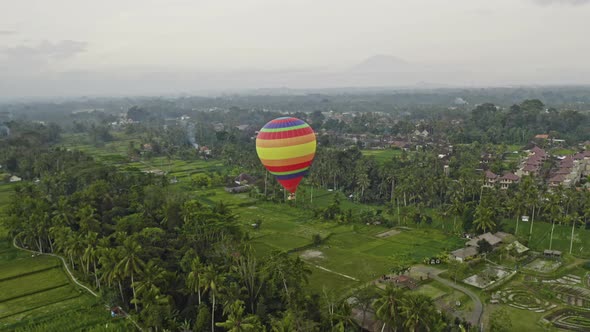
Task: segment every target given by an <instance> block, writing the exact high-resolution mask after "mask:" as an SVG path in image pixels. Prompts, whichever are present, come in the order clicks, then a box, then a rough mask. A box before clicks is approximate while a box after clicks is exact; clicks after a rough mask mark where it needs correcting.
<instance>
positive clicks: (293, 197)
mask: <svg viewBox="0 0 590 332" xmlns="http://www.w3.org/2000/svg"><path fill="white" fill-rule="evenodd" d="M287 199H288V200H290V201H292V200H294V199H295V194H289V197H287Z"/></svg>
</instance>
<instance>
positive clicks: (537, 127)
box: [0, 96, 590, 331]
mask: <svg viewBox="0 0 590 332" xmlns="http://www.w3.org/2000/svg"><path fill="white" fill-rule="evenodd" d="M406 97H407V96H406ZM433 98H434V97H433ZM252 99H253V100H256V98H255V97H253V98H252ZM185 102H186V105H189V104H191V103H197V104H199V105H206V104H207V103H213V104H215V103H218V102H219V103H223V102H227V101H210V100H199V99H191V100H185ZM273 102H274V101H273V99H272V98H270V101H269V103H270V104H272V103H273ZM115 104H116V103H115ZM246 104H247V103H245V104H244V105H246ZM111 106H112V105H111ZM11 107H16V106H11ZM185 107H186V106H184V107H182V108H181V107H179V106H178V105H177V104H176V103H175V102H170V103H166V102H163V101H160V102H156V101H150V102H146V103H145V104H144V105H142V106H141V107H139V106H134V107H131V108H129V110H128V111H127V113H126V117H125V119H126V121H124V122H121V121H119V120H120V119H119V118H118V116H117V115H116V113H114V112H111V113H109V112H106V111H94V112H82V113H75V115H74V116H72V118H71V119H67V120H64V119H60V118H59V117H58V116H56V117H55V118H53V120H60V124H61V127H60V126H59V125H56V124H40V123H32V122H29V121H25V120H23V119H17V120H14V121H11V122H8V124H7V126H8V127H9V128H10V134H9V135H7V137H6V138H4V139H2V140H1V141H0V144H1V147H2V149H1V150H0V164H1V165H2V166H3V171H5V172H6V173H4V176H5V177H6V178H8V176H10V175H17V176H19V177H21V178H22V179H23V180H24V181H22V182H20V183H18V184H16V185H14V184H11V185H9V186H6V187H5V188H6V189H4V188H3V190H2V191H0V195H1V196H0V198H2V199H3V200H4V202H8V203H9V204H8V205H7V207H6V209H5V215H4V216H3V218H2V225H3V227H4V228H5V229H6V230H7V241H10V240H9V239H14V240H15V242H16V243H17V244H18V245H19V246H21V247H23V248H28V249H31V250H35V251H38V252H41V253H55V254H58V255H60V256H62V257H64V258H65V259H66V260H67V262H68V265H69V266H70V268H72V269H73V270H74V273H75V275H76V276H77V277H78V278H79V279H81V280H82V281H84V282H85V283H87V284H89V285H91V287H92V288H94V289H96V290H97V292H98V293H100V299H99V300H91V299H89V298H87V297H86V296H85V295H82V294H80V293H79V292H78V291H77V290H75V289H74V288H72V287H71V285H70V283H69V282H68V280H67V279H66V278H65V277H64V276H65V275H64V274H63V271H61V268H60V267H59V264H57V261H55V260H54V259H51V258H49V257H43V256H39V257H33V258H34V259H36V263H37V264H34V265H24V264H21V263H20V262H18V261H11V260H10V259H3V260H2V261H0V264H2V265H0V267H2V269H1V270H0V289H1V290H2V292H1V294H2V298H0V308H3V307H4V306H5V308H6V310H7V311H6V312H8V315H9V316H11V317H14V318H15V319H16V318H20V317H21V316H19V315H20V314H21V311H22V308H28V309H27V310H29V309H30V311H31V314H32V315H33V316H36V317H42V316H43V314H44V310H46V308H49V307H50V306H49V305H51V304H53V303H54V302H52V301H56V302H55V303H58V302H59V303H64V308H66V306H65V305H66V304H68V303H69V304H68V306H67V308H68V309H64V310H72V309H71V308H72V306H78V308H81V309H79V310H78V309H76V310H73V311H72V312H71V313H70V314H71V317H83V316H84V317H86V316H87V310H88V309H90V308H96V307H97V306H100V305H99V304H98V303H99V302H106V304H108V305H109V306H115V305H121V306H122V307H124V308H125V309H126V310H128V311H129V312H130V313H131V314H132V315H133V316H134V317H136V318H137V319H138V321H139V322H140V325H142V326H145V327H150V328H155V329H164V328H166V329H172V330H178V329H180V330H188V329H193V330H195V331H215V330H218V331H221V330H230V331H259V330H262V329H267V330H272V331H291V330H294V331H352V330H357V329H358V325H359V324H361V325H362V323H361V322H358V321H354V320H353V319H352V318H351V312H352V310H353V309H354V308H357V309H358V308H359V306H361V304H360V303H361V302H362V301H365V302H366V303H368V305H367V306H365V307H367V308H372V310H373V311H374V312H375V315H376V317H377V318H378V319H379V321H381V322H382V323H383V324H385V326H388V327H389V328H391V329H399V330H414V331H418V330H426V329H429V330H433V331H455V330H460V329H461V327H459V325H465V324H464V322H461V321H460V320H459V321H455V320H453V319H451V318H449V317H447V316H446V314H444V313H443V314H439V313H438V312H437V311H436V308H435V305H434V303H433V301H432V300H431V298H430V297H429V296H437V294H439V292H437V289H436V287H432V288H430V289H428V288H427V287H426V288H424V289H423V290H422V291H421V292H418V293H415V292H403V291H400V290H399V289H396V288H390V287H386V288H385V289H384V290H378V289H375V288H374V287H372V286H370V287H365V286H366V283H368V282H370V281H372V280H374V279H376V278H377V277H378V276H380V275H383V274H386V273H392V272H393V273H404V272H403V271H407V269H408V267H409V266H411V265H413V264H416V263H420V262H423V261H424V260H425V259H427V258H431V257H443V256H444V257H446V256H447V254H448V252H450V251H452V250H454V249H457V248H459V247H462V246H463V244H464V240H462V239H461V237H460V235H461V234H462V233H464V232H468V233H484V232H488V231H501V230H503V231H510V232H513V233H514V234H515V235H516V236H517V237H518V238H519V240H520V241H521V242H522V243H524V244H526V245H528V246H530V247H532V248H533V249H539V250H540V249H545V248H550V249H560V250H563V251H565V252H570V253H571V254H574V255H577V256H579V257H587V255H588V252H587V251H584V250H582V249H583V248H587V246H588V245H589V244H588V238H589V237H588V231H587V230H586V229H585V228H588V225H589V217H590V209H589V207H590V192H588V191H584V190H576V189H575V188H571V189H564V188H561V187H559V188H552V189H551V190H549V188H547V187H546V186H545V185H544V181H543V180H544V177H547V175H548V172H546V173H542V174H540V176H539V177H537V178H534V177H524V178H523V179H522V181H521V182H520V183H519V184H518V185H514V186H512V187H511V188H509V189H508V190H502V189H499V188H484V187H483V181H484V180H483V174H482V172H481V170H480V167H481V155H482V154H487V155H492V156H494V158H492V159H493V160H492V161H490V164H488V165H487V166H486V167H488V168H489V169H490V170H493V171H494V172H497V173H501V172H503V171H514V169H515V168H516V167H517V163H518V161H519V157H518V156H517V157H515V156H514V153H513V152H514V151H518V150H519V148H521V147H524V146H525V145H526V144H528V142H529V140H530V139H531V138H532V136H534V135H535V134H537V133H540V132H542V133H549V134H550V135H551V136H552V137H558V136H559V137H563V138H565V139H566V141H568V142H572V143H574V142H575V143H578V142H580V141H582V140H586V139H588V138H590V137H589V136H588V135H590V134H589V133H590V131H589V130H588V128H589V121H590V117H589V116H588V114H585V113H583V112H580V111H578V110H571V109H563V110H557V109H553V108H546V107H545V105H543V103H541V102H540V101H538V100H526V101H524V102H521V103H519V104H515V105H513V106H512V107H509V108H503V107H496V106H495V105H492V104H485V103H484V104H482V105H479V106H476V107H474V108H473V109H466V108H463V107H459V108H455V109H447V108H445V109H441V110H439V112H434V113H432V114H430V115H429V116H428V117H424V114H425V113H424V112H423V111H424V110H416V112H414V113H411V116H408V115H407V114H403V112H398V111H396V112H390V113H372V112H371V113H359V114H358V115H356V116H353V117H352V118H351V119H348V120H346V121H345V120H341V119H338V117H330V118H326V116H325V115H324V113H322V112H319V111H317V110H315V109H314V110H313V111H310V112H309V113H302V112H300V113H297V114H295V115H296V116H299V117H302V118H305V119H306V120H308V121H309V122H310V123H312V125H313V126H314V129H315V130H316V131H318V140H319V143H320V145H319V149H318V151H317V155H316V159H315V162H314V165H313V168H312V170H311V173H310V174H309V176H308V177H307V179H306V180H305V181H304V182H303V183H302V185H301V186H300V189H299V191H298V194H297V200H296V201H289V202H287V201H286V200H285V192H284V191H282V188H281V187H280V186H279V185H278V184H277V183H276V181H273V180H272V179H270V177H268V175H267V173H266V171H265V170H264V169H263V168H262V166H261V165H260V163H259V161H258V159H257V157H256V153H255V149H254V144H253V143H252V141H253V136H254V135H255V132H254V131H255V129H256V128H259V127H260V126H262V124H264V123H265V122H266V121H268V120H269V119H271V118H273V117H275V116H279V115H280V114H281V113H279V112H269V111H261V110H256V109H254V110H244V109H240V108H237V107H228V109H227V110H225V111H218V112H210V111H202V110H191V109H190V108H189V109H187V108H185ZM16 108H18V107H16ZM429 110H432V109H429ZM341 111H344V109H341ZM57 113H59V112H57ZM185 114H190V117H189V116H183V115H185ZM171 116H172V117H175V118H177V117H180V116H182V118H181V119H180V120H179V119H175V120H174V121H169V120H170V119H169V117H171ZM113 122H114V123H115V124H113ZM242 124H243V125H245V126H246V127H247V128H246V129H244V128H237V127H236V126H237V125H242ZM240 127H242V126H240ZM415 130H418V131H422V130H426V131H428V132H429V133H431V136H432V137H433V139H434V141H431V142H424V144H419V146H418V147H417V148H415V149H412V150H407V149H396V150H393V149H389V148H385V149H380V150H367V149H360V148H359V147H363V148H364V147H366V146H367V144H365V143H363V140H367V141H369V140H370V139H373V138H371V137H372V136H371V135H380V137H381V139H385V138H383V137H385V136H388V137H389V139H393V138H395V139H398V140H399V139H406V138H409V137H410V136H411V135H413V132H414V131H415ZM359 134H363V135H365V137H361V139H360V141H359V140H357V141H356V143H352V142H353V141H351V140H350V139H349V138H350V135H359ZM356 138H357V137H356V136H355V139H356ZM421 143H422V142H421ZM426 143H429V144H426ZM370 144H372V143H369V144H368V145H370ZM449 145H452V149H449ZM574 149H577V148H575V147H574V148H571V150H570V151H575V150H574ZM442 150H444V151H442ZM555 151H559V152H569V151H566V150H565V149H556V150H555ZM550 163H551V162H549V164H548V165H547V167H546V168H547V171H548V170H549V169H550V167H551V166H552V165H550ZM445 166H447V168H445ZM244 173H247V174H248V175H249V176H251V178H252V179H253V180H252V182H250V183H248V185H250V191H248V192H244V193H240V194H229V193H227V192H225V191H224V187H225V186H232V185H233V184H234V183H235V180H236V177H237V176H238V175H240V174H244ZM522 215H530V216H531V221H530V222H529V223H527V224H523V223H520V224H519V222H520V216H522ZM513 220H514V221H513ZM393 227H396V229H395V231H396V233H395V234H393V235H391V236H380V233H383V232H385V231H387V230H390V229H392V228H393ZM480 247H481V248H480V249H481V250H485V245H483V243H482V245H481V246H480ZM488 249H489V250H486V251H491V248H488ZM11 250H12V249H11ZM306 251H317V252H319V254H318V255H316V254H317V253H314V255H315V256H314V255H311V256H309V257H305V253H306ZM0 253H2V252H0ZM301 256H303V257H305V258H303V259H302V258H301ZM33 258H31V259H33ZM23 285H30V287H23ZM363 292H366V293H368V294H364V293H363ZM34 294H38V296H36V297H34V298H31V297H28V296H31V295H34ZM425 294H426V295H429V296H426V295H425ZM355 297H356V298H357V300H358V301H357V302H351V301H349V299H350V298H355ZM32 302H35V303H37V304H38V305H39V307H38V308H41V309H39V312H35V310H37V307H35V305H33V304H32ZM54 308H56V307H54ZM92 310H94V309H92ZM97 311H98V312H99V314H97V316H96V317H95V318H90V317H87V318H80V319H79V320H73V321H69V322H65V321H59V320H56V319H55V317H54V318H52V319H46V320H44V319H42V318H41V319H37V320H36V321H35V322H33V323H31V322H25V323H22V324H20V325H13V326H11V327H12V328H27V329H36V330H44V329H52V327H54V326H57V324H62V323H63V324H69V325H67V326H69V328H70V329H84V328H87V329H90V330H92V329H93V328H95V327H96V325H97V324H99V323H100V322H104V317H103V316H104V315H103V314H107V313H108V312H105V311H104V310H101V309H97ZM3 312H4V311H3ZM22 312H24V311H22ZM101 315H102V316H101ZM507 315H508V316H512V312H510V311H509V312H508V313H506V312H499V313H498V314H496V315H495V316H494V317H493V321H497V322H501V321H502V320H503V318H502V317H506V316H507ZM498 317H499V318H498ZM518 324H519V323H515V325H518ZM500 325H501V324H500ZM64 326H66V325H64ZM121 326H122V324H117V323H115V324H114V325H113V326H112V328H113V329H115V330H116V329H118V328H121ZM498 328H499V329H501V328H502V326H500V327H498Z"/></svg>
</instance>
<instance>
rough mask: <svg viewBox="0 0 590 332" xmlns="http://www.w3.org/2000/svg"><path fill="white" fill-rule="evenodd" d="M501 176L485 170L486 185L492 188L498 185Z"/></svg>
mask: <svg viewBox="0 0 590 332" xmlns="http://www.w3.org/2000/svg"><path fill="white" fill-rule="evenodd" d="M498 178H499V176H498V175H497V174H495V173H494V172H492V171H486V172H485V183H484V187H487V188H492V187H494V186H495V185H496V182H497V181H498Z"/></svg>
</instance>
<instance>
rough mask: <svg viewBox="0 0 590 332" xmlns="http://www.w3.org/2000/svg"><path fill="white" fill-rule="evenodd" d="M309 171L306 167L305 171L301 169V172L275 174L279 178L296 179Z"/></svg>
mask: <svg viewBox="0 0 590 332" xmlns="http://www.w3.org/2000/svg"><path fill="white" fill-rule="evenodd" d="M307 172H308V170H307V169H306V170H305V171H301V172H298V173H293V174H289V175H275V178H277V179H278V180H290V179H295V178H298V177H302V176H305V175H307ZM271 173H272V172H271Z"/></svg>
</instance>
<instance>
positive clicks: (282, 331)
mask: <svg viewBox="0 0 590 332" xmlns="http://www.w3.org/2000/svg"><path fill="white" fill-rule="evenodd" d="M296 325H297V319H296V318H295V315H294V314H293V312H292V311H290V310H289V311H287V312H286V313H283V318H282V319H272V320H271V323H270V326H271V327H270V330H271V331H272V332H295V331H297V329H296V328H295V326H296Z"/></svg>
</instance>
